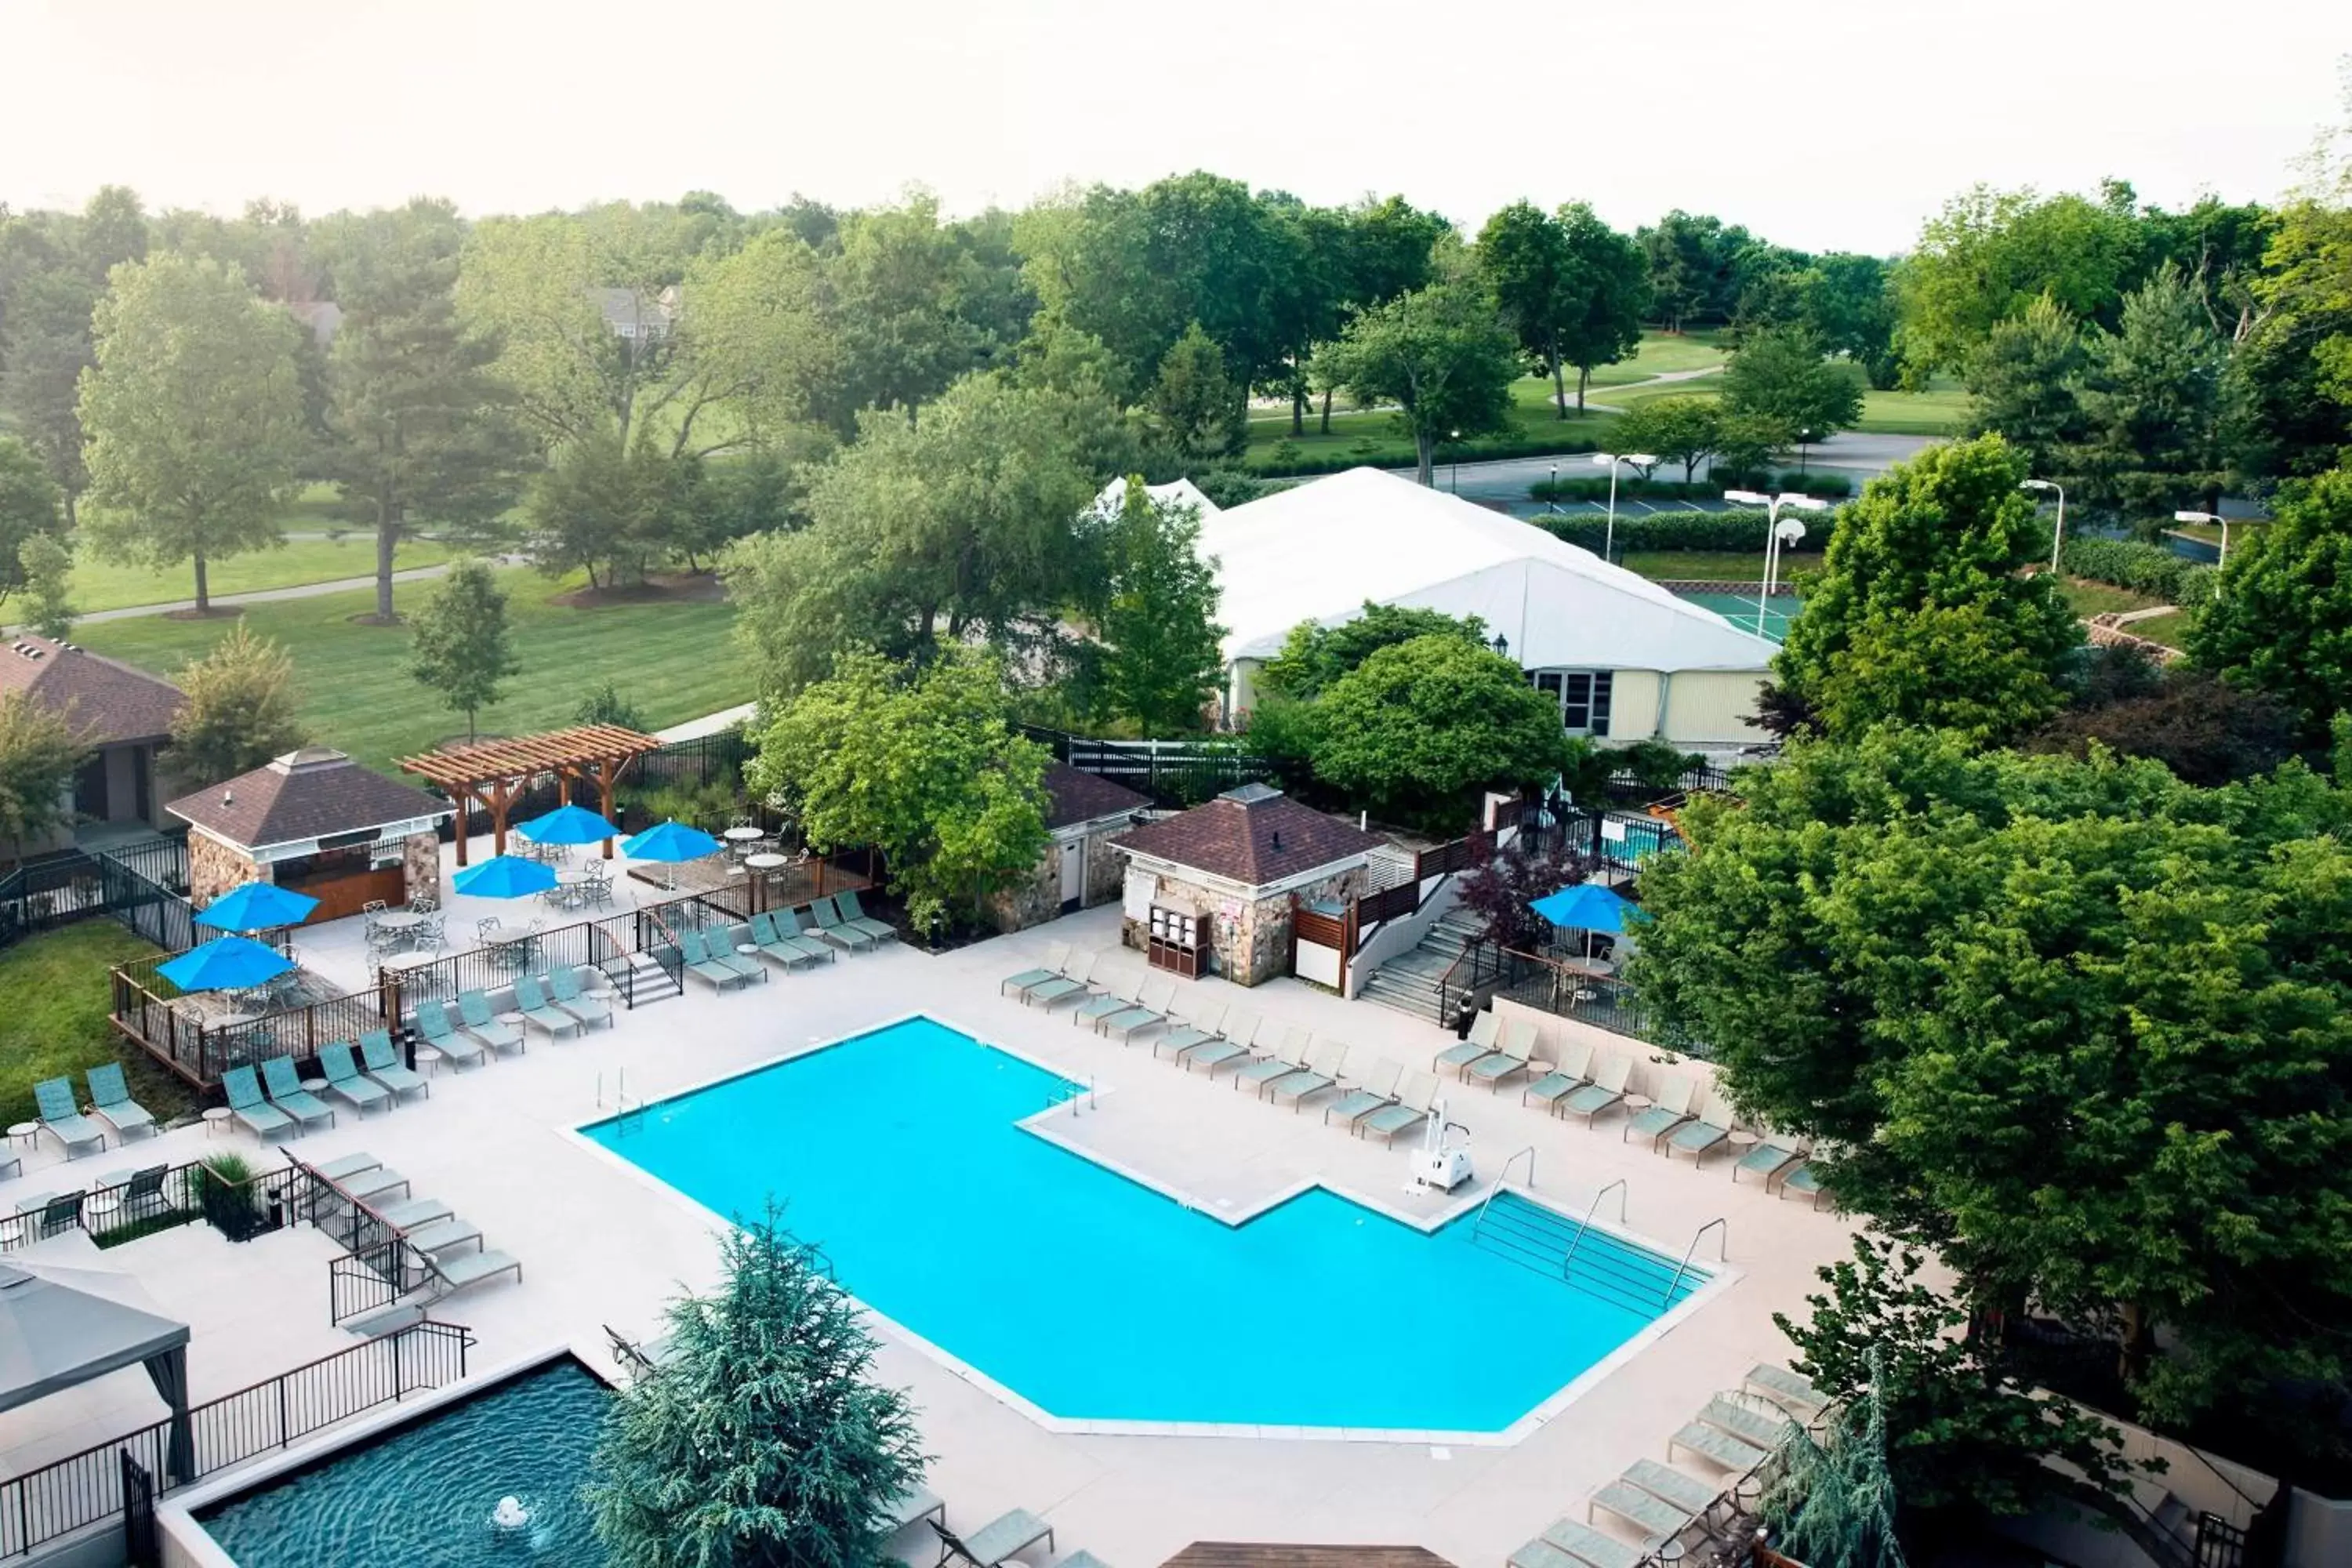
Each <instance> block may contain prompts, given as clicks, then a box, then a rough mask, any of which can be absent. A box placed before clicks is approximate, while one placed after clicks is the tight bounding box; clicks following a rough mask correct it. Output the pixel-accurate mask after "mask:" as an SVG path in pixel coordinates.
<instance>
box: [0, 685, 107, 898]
mask: <svg viewBox="0 0 2352 1568" xmlns="http://www.w3.org/2000/svg"><path fill="white" fill-rule="evenodd" d="M71 720H72V716H71V715H70V714H61V713H59V712H58V711H57V710H55V709H53V708H50V707H48V706H47V705H46V704H44V703H40V702H36V701H34V700H33V699H32V698H30V697H28V696H26V695H25V694H24V693H23V692H20V691H10V692H0V838H5V839H6V840H7V841H8V849H9V855H10V858H13V859H17V860H21V859H23V858H25V845H26V841H27V840H28V839H33V838H37V837H41V836H42V835H43V834H46V833H47V832H48V831H49V830H50V829H51V828H53V827H58V826H63V825H65V824H67V823H69V822H71V821H72V820H73V804H72V802H73V781H74V775H75V774H76V773H79V772H80V771H81V765H82V763H85V762H88V761H89V755H90V752H89V747H87V746H85V745H83V744H82V743H81V739H80V736H79V732H78V731H76V730H75V728H74V725H73V723H72V721H71Z"/></svg>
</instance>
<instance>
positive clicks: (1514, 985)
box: [1438, 937, 1714, 1060]
mask: <svg viewBox="0 0 2352 1568" xmlns="http://www.w3.org/2000/svg"><path fill="white" fill-rule="evenodd" d="M1482 996H1507V997H1508V998H1509V999H1510V1000H1512V1001H1514V1002H1517V1003H1519V1004H1521V1005H1525V1006H1528V1007H1533V1008H1536V1009H1538V1011H1540V1012H1546V1013H1550V1014H1554V1015H1556V1016H1559V1017H1563V1018H1574V1019H1575V1020H1577V1021H1578V1022H1579V1023H1583V1024H1591V1025H1592V1026H1594V1027H1595V1028H1601V1029H1606V1030H1608V1031H1609V1032H1610V1033H1612V1034H1614V1035H1623V1036H1625V1037H1627V1038H1629V1039H1635V1040H1641V1041H1643V1042H1645V1043H1646V1044H1649V1045H1654V1046H1659V1047H1664V1048H1665V1049H1667V1050H1671V1051H1674V1052H1675V1053H1677V1054H1679V1055H1682V1056H1686V1057H1696V1058H1700V1059H1701V1060H1706V1059H1709V1058H1712V1057H1713V1055H1714V1052H1713V1051H1712V1050H1710V1049H1709V1048H1708V1047H1707V1046H1706V1044H1705V1043H1704V1042H1703V1041H1699V1040H1695V1039H1693V1038H1692V1037H1690V1036H1688V1035H1687V1034H1685V1033H1684V1032H1683V1031H1682V1030H1680V1029H1678V1028H1675V1026H1672V1025H1670V1024H1668V1023H1667V1022H1666V1021H1665V1020H1664V1018H1662V1017H1660V1016H1657V1015H1656V1014H1655V1013H1654V1012H1653V1011H1652V1010H1651V1009H1650V1008H1649V1007H1648V1006H1646V1005H1644V1004H1643V1001H1642V998H1641V994H1640V993H1639V992H1638V991H1636V990H1635V989H1634V988H1633V986H1632V985H1630V984H1627V983H1626V982H1625V981H1623V980H1622V979H1617V978H1614V977H1603V976H1596V975H1592V974H1589V973H1585V972H1584V971H1583V970H1581V969H1578V968H1575V967H1573V966H1571V965H1569V964H1566V963H1561V962H1560V961H1559V959H1558V958H1555V957H1551V956H1549V955H1547V954H1543V953H1536V952H1523V951H1521V950H1519V949H1517V948H1510V947H1505V946H1504V945H1503V944H1501V943H1500V942H1495V941H1493V940H1491V939H1489V938H1486V937H1480V938H1478V939H1477V940H1476V941H1475V942H1470V943H1468V944H1467V945H1466V946H1465V947H1464V948H1463V950H1462V956H1461V957H1460V958H1457V959H1456V960H1454V964H1453V967H1451V968H1450V969H1448V970H1447V971H1446V973H1445V975H1444V978H1443V979H1442V980H1441V981H1440V983H1439V986H1438V1005H1439V1009H1440V1011H1439V1014H1438V1016H1439V1017H1440V1019H1441V1020H1451V1019H1453V1018H1454V1017H1455V1016H1456V1015H1457V1012H1458V1010H1459V1009H1460V1008H1461V1007H1462V1006H1463V1005H1465V1003H1467V1002H1469V1001H1471V1000H1472V999H1474V998H1477V997H1482Z"/></svg>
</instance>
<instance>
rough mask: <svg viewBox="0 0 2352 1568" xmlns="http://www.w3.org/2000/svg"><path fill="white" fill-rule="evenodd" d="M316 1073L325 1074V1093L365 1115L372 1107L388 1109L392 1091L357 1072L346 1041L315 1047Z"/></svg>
mask: <svg viewBox="0 0 2352 1568" xmlns="http://www.w3.org/2000/svg"><path fill="white" fill-rule="evenodd" d="M319 1070H320V1071H321V1072H323V1073H325V1074H326V1075H327V1092H328V1093H329V1094H331V1095H333V1096H334V1097H335V1098H336V1099H337V1100H341V1101H342V1102H343V1103H345V1104H346V1105H349V1106H351V1107H352V1109H353V1110H357V1111H358V1112H359V1113H360V1114H361V1115H362V1116H364V1115H366V1114H367V1113H368V1112H369V1110H373V1108H374V1107H376V1106H379V1105H381V1106H383V1107H384V1108H385V1109H386V1110H390V1109H391V1107H392V1090H390V1089H386V1088H384V1087H383V1085H382V1084H380V1083H378V1082H376V1081H375V1079H372V1078H367V1077H364V1076H363V1075H362V1073H361V1072H360V1064H359V1063H358V1062H356V1061H354V1060H352V1044H351V1042H350V1041H349V1040H336V1041H333V1042H332V1043H331V1044H328V1045H323V1046H320V1047H319Z"/></svg>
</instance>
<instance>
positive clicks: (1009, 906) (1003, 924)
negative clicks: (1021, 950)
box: [988, 844, 1062, 931]
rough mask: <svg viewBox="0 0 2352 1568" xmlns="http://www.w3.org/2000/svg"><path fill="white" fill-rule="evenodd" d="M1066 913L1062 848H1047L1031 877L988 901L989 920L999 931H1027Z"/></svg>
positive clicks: (994, 895)
mask: <svg viewBox="0 0 2352 1568" xmlns="http://www.w3.org/2000/svg"><path fill="white" fill-rule="evenodd" d="M1061 912H1062V847H1061V846H1060V845H1059V844H1048V845H1046V846H1045V854H1044V855H1043V856H1041V857H1039V858H1038V861H1037V864H1036V866H1035V867H1034V868H1032V870H1031V871H1030V873H1029V875H1028V876H1026V877H1024V878H1023V879H1021V880H1020V881H1018V882H1015V883H1014V884H1013V886H1011V887H1009V888H1006V889H1003V891H1001V892H997V893H994V894H992V895H991V896H990V898H989V900H988V918H989V920H990V921H992V923H993V924H994V925H995V927H996V929H997V930H998V931H1025V930H1027V929H1028V928H1029V927H1031V926H1034V925H1043V924H1045V922H1046V921H1050V920H1053V919H1055V917H1056V916H1058V915H1060V914H1061Z"/></svg>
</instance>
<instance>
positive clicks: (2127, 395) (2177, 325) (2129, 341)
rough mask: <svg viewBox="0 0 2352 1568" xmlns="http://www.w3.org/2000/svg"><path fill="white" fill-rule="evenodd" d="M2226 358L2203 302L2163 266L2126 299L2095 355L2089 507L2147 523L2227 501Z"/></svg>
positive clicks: (2087, 446) (2088, 394) (2086, 405)
mask: <svg viewBox="0 0 2352 1568" xmlns="http://www.w3.org/2000/svg"><path fill="white" fill-rule="evenodd" d="M2228 361H2229V352H2228V350H2227V349H2226V348H2225V347H2224V346H2223V344H2222V342H2221V337H2220V335H2219V334H2217V333H2216V332H2215V331H2214V330H2213V324H2212V322H2211V321H2210V319H2209V318H2208V317H2207V316H2206V313H2205V306H2204V302H2203V300H2201V299H2200V296H2199V293H2198V291H2197V289H2194V288H2192V287H2191V286H2190V284H2189V280H2188V279H2186V278H2184V277H2183V276H2182V275H2181V274H2180V272H2179V269H2178V268H2172V267H2169V266H2168V267H2166V268H2164V269H2163V270H2162V271H2160V272H2158V274H2157V275H2156V276H2155V277H2153V278H2151V279H2148V281H2147V283H2146V284H2145V285H2143V286H2142V287H2140V288H2138V289H2134V290H2133V291H2132V292H2131V293H2130V294H2128V295H2126V296H2125V298H2124V302H2123V322H2122V325H2121V326H2120V327H2119V328H2118V329H2117V330H2116V332H2115V333H2114V334H2112V335H2111V336H2105V337H2102V338H2100V339H2099V340H2098V341H2097V342H2096V344H2095V349H2094V351H2093V354H2092V364H2091V368H2090V379H2089V385H2088V386H2087V388H2086V389H2085V390H2084V395H2083V412H2084V418H2085V422H2086V424H2087V426H2088V427H2089V428H2088V437H2087V439H2086V441H2085V443H2084V448H2083V452H2082V464H2083V467H2084V468H2085V469H2086V470H2087V477H2088V479H2089V480H2090V483H2089V485H2088V486H2086V492H2087V493H2086V496H2085V499H2086V500H2091V501H2093V502H2095V503H2097V502H2104V503H2105V504H2106V505H2108V506H2112V507H2116V508H2118V509H2121V510H2125V511H2126V513H2129V514H2136V515H2139V516H2146V515H2148V514H2150V513H2163V512H2168V511H2170V510H2172V509H2174V508H2175V507H2178V506H2182V505H2186V504H2188V503H2189V502H2191V501H2197V502H2201V503H2202V504H2203V505H2204V506H2205V507H2207V508H2208V509H2210V508H2211V507H2214V506H2217V505H2219V504H2220V502H2221V487H2222V484H2223V482H2224V480H2225V479H2226V477H2227V475H2226V469H2227V455H2226V453H2225V451H2224V447H2223V437H2224V426H2225V422H2226V420H2227V418H2228V416H2229V406H2228V402H2227V383H2226V381H2225V379H2224V372H2225V371H2226V370H2227V368H2228Z"/></svg>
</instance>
